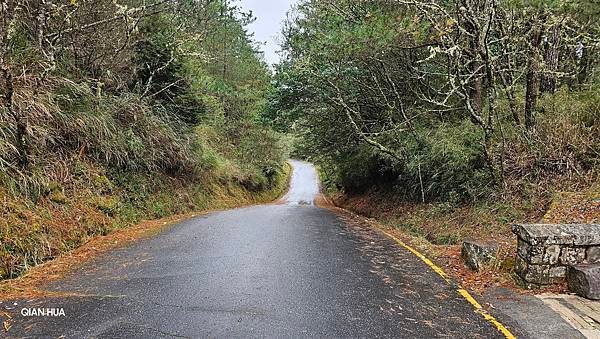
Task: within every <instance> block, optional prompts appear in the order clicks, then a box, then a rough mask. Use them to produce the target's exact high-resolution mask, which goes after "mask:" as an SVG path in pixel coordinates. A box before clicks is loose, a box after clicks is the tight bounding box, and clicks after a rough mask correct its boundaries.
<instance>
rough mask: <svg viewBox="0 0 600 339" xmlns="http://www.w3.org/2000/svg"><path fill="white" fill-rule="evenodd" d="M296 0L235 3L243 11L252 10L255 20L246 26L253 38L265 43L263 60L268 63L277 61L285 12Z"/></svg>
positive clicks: (247, 0)
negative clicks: (252, 33)
mask: <svg viewBox="0 0 600 339" xmlns="http://www.w3.org/2000/svg"><path fill="white" fill-rule="evenodd" d="M296 2H297V0H240V1H238V2H237V3H236V4H238V5H239V6H241V7H242V8H243V9H244V11H249V10H252V13H253V14H254V16H255V17H256V21H255V22H254V23H253V24H252V25H250V26H248V29H249V30H250V32H254V39H255V40H256V41H258V42H263V43H266V44H265V45H262V50H263V51H264V52H265V60H266V61H267V63H268V64H269V65H273V64H275V63H277V62H278V61H279V56H278V55H277V51H278V50H279V42H278V39H279V35H280V32H281V27H282V23H283V20H284V19H285V15H286V13H287V12H288V11H289V10H290V8H291V7H292V5H293V4H295V3H296Z"/></svg>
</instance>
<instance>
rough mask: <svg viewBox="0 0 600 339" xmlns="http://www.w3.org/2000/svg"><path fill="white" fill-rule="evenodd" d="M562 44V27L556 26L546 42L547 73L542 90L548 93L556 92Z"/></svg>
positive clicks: (543, 79) (542, 82)
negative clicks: (560, 45) (559, 47)
mask: <svg viewBox="0 0 600 339" xmlns="http://www.w3.org/2000/svg"><path fill="white" fill-rule="evenodd" d="M559 44H560V26H559V25H558V24H557V25H554V26H553V27H552V29H551V31H550V34H549V36H548V37H547V40H546V55H545V57H544V59H545V66H546V67H545V72H544V76H543V78H542V81H541V90H542V92H546V93H554V92H555V91H556V83H557V80H556V71H557V70H558V46H559Z"/></svg>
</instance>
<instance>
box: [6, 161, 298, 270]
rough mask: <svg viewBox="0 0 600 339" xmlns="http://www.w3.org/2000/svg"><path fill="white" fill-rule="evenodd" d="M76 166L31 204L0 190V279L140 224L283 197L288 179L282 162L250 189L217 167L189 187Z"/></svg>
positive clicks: (178, 181) (176, 181)
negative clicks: (70, 176) (65, 180)
mask: <svg viewBox="0 0 600 339" xmlns="http://www.w3.org/2000/svg"><path fill="white" fill-rule="evenodd" d="M79 166H81V167H82V169H83V171H82V172H81V173H80V174H79V175H77V176H76V177H75V178H74V179H75V181H74V182H73V183H72V184H71V185H67V186H63V184H59V183H52V184H51V185H50V187H49V190H50V193H49V194H48V195H47V196H44V197H42V198H40V199H38V200H37V201H36V202H35V203H34V202H32V201H31V200H30V199H28V198H26V197H15V196H13V195H11V194H9V193H7V191H6V190H2V191H0V199H1V201H2V204H1V205H0V242H1V244H2V246H1V247H0V280H1V279H5V278H15V277H18V276H20V275H22V274H23V273H25V272H26V271H27V270H28V269H29V268H30V267H32V266H35V265H38V264H40V263H42V262H44V261H47V260H50V259H52V258H55V257H57V256H59V255H61V254H63V253H66V252H68V251H70V250H73V249H75V248H77V247H79V246H81V245H82V244H84V243H86V242H87V241H89V240H91V239H92V238H94V237H96V236H103V235H107V234H109V233H111V232H112V231H114V230H117V229H122V228H125V227H128V226H131V225H134V224H136V223H138V222H140V221H141V220H151V219H158V218H162V217H166V216H171V215H176V214H182V213H186V212H191V211H203V210H213V209H223V208H230V207H237V206H241V205H247V204H253V203H262V202H268V201H272V200H274V199H276V198H277V197H279V196H280V195H281V194H282V193H283V192H284V190H285V189H286V187H287V180H288V177H289V174H290V168H289V165H287V164H286V165H285V166H283V167H282V169H281V170H280V171H279V172H278V174H277V175H276V177H274V178H273V181H272V184H271V185H270V186H268V187H264V189H262V190H257V191H252V190H248V189H247V188H246V187H244V186H243V185H241V184H240V182H239V180H238V178H236V177H235V176H231V175H230V174H229V173H227V172H223V171H220V170H217V171H214V172H211V173H208V174H205V175H203V177H202V178H198V179H197V180H195V181H194V182H188V181H187V180H183V179H180V178H172V177H167V176H164V175H160V176H157V175H131V174H126V173H107V172H106V170H105V169H103V168H101V167H98V166H94V165H91V164H90V163H80V164H79Z"/></svg>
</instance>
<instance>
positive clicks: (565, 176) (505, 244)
mask: <svg viewBox="0 0 600 339" xmlns="http://www.w3.org/2000/svg"><path fill="white" fill-rule="evenodd" d="M599 93H600V92H598V91H595V90H593V89H590V90H582V91H579V92H569V91H567V90H566V89H563V90H561V91H559V92H557V93H555V94H554V95H545V96H543V97H542V98H541V100H540V112H539V114H538V116H537V125H536V129H535V131H531V132H526V131H524V130H523V129H522V128H521V127H519V126H511V125H510V124H504V125H503V128H502V129H501V130H498V131H497V133H496V134H494V138H493V139H492V140H491V141H490V143H489V148H488V152H489V159H490V163H489V164H486V160H485V158H484V157H482V153H481V147H482V145H483V143H482V140H481V139H480V136H481V135H480V133H479V132H478V131H477V129H476V128H475V126H473V124H471V123H469V122H464V123H461V124H459V125H448V124H443V125H439V126H437V129H436V130H434V131H433V132H432V133H430V134H429V136H428V141H427V142H426V144H425V145H426V146H425V147H424V148H423V149H421V150H417V149H416V148H415V149H412V151H413V152H416V154H418V155H419V156H418V158H417V157H414V158H410V157H409V160H408V162H407V163H406V164H404V165H398V164H393V162H391V161H390V160H389V159H385V158H382V157H380V156H377V155H374V154H373V153H372V152H368V151H365V150H364V149H363V148H361V149H360V151H358V152H355V153H354V154H353V155H352V156H351V157H345V158H343V161H342V162H341V164H339V163H336V162H331V161H330V162H327V161H326V163H325V164H321V166H320V169H321V171H320V172H321V176H322V179H323V182H324V183H325V185H326V188H327V192H328V194H329V195H330V196H332V197H333V198H334V201H335V202H336V204H337V205H338V206H340V207H343V208H347V209H349V210H351V211H353V212H355V213H358V214H361V215H364V216H367V217H371V218H375V219H377V220H378V221H379V222H381V223H382V224H383V225H384V226H386V227H388V228H389V229H390V230H392V231H395V232H398V234H404V235H407V236H408V237H410V241H412V242H414V243H416V244H419V246H422V247H423V250H425V251H427V252H428V253H429V255H431V256H433V257H436V258H437V259H438V261H439V262H441V263H442V264H443V265H446V266H447V268H448V269H449V270H450V271H451V272H453V273H456V274H457V275H458V276H459V277H460V278H461V279H466V280H472V281H471V283H475V285H477V284H479V285H481V286H483V285H485V284H489V283H490V282H491V280H495V281H496V282H500V283H501V284H504V285H506V284H508V285H510V284H512V270H513V266H514V265H513V264H514V256H515V252H516V237H515V236H514V235H513V234H512V232H511V226H512V225H513V224H514V223H539V222H541V223H598V222H600V186H599V185H598V182H600V181H599V180H600V179H599V174H600V173H599V170H600V94H599ZM502 112H504V113H505V112H506V111H505V110H504V111H502ZM411 159H412V160H411ZM490 165H491V168H490V167H487V168H486V166H490ZM419 174H420V176H419ZM420 181H421V183H422V186H421V185H420ZM356 183H366V185H357V184H356ZM421 187H422V189H423V191H421ZM422 192H423V193H424V195H425V198H426V202H423V201H422V199H421V198H422V196H421V195H420V194H421V193H422ZM465 239H476V240H483V241H494V242H497V243H498V244H499V245H500V252H499V255H498V259H497V261H495V262H494V263H492V264H491V265H490V266H489V267H486V268H485V269H484V270H483V271H482V272H479V273H474V272H470V271H468V270H466V269H465V267H464V265H463V263H462V261H461V260H460V244H461V242H462V241H463V240H465ZM463 282H465V283H468V282H466V281H463ZM469 284H470V283H469Z"/></svg>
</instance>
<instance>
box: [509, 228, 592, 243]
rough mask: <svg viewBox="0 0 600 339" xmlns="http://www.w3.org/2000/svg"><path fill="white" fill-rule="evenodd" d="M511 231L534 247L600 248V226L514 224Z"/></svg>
mask: <svg viewBox="0 0 600 339" xmlns="http://www.w3.org/2000/svg"><path fill="white" fill-rule="evenodd" d="M512 231H513V233H514V234H516V235H517V236H518V237H519V238H521V239H523V240H524V241H526V242H527V243H529V244H531V245H534V246H535V245H566V246H600V224H515V225H513V227H512Z"/></svg>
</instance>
